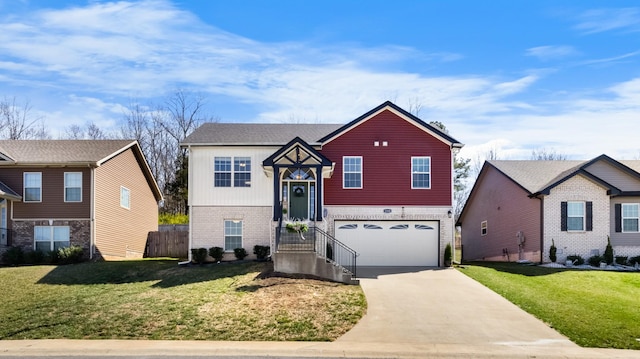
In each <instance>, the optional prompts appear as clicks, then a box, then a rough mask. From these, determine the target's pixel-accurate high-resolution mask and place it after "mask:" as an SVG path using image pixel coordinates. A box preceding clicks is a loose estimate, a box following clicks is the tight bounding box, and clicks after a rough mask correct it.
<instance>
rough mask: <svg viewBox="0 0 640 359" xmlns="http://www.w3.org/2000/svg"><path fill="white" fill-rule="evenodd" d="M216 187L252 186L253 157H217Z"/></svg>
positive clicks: (214, 172) (214, 168) (215, 166)
mask: <svg viewBox="0 0 640 359" xmlns="http://www.w3.org/2000/svg"><path fill="white" fill-rule="evenodd" d="M213 186H214V187H232V186H233V187H251V157H233V158H232V157H215V158H214V160H213Z"/></svg>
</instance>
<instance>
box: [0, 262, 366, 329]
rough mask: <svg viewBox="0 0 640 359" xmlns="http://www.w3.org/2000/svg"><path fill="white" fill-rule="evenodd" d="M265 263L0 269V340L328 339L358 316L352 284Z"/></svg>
mask: <svg viewBox="0 0 640 359" xmlns="http://www.w3.org/2000/svg"><path fill="white" fill-rule="evenodd" d="M269 265H270V264H269V263H256V262H245V263H237V264H217V265H216V264H210V265H205V266H196V267H179V266H178V264H177V261H175V260H144V261H122V262H99V263H82V264H76V265H68V266H58V267H56V266H29V267H15V268H0V291H1V292H2V293H3V295H2V298H3V300H2V305H0V339H44V338H71V339H85V338H86V339H165V340H171V339H181V340H308V341H330V340H334V339H336V338H337V337H339V336H340V335H342V334H343V333H345V332H346V331H348V330H349V329H350V328H351V327H352V326H353V325H355V323H356V322H357V321H358V320H359V319H360V318H361V317H362V315H364V312H365V311H366V301H365V297H364V294H363V292H362V290H361V288H360V287H359V286H347V285H342V284H337V283H331V282H324V281H317V280H310V279H291V278H278V277H266V278H265V276H259V275H260V274H261V273H262V272H268V270H269ZM260 278H262V279H260Z"/></svg>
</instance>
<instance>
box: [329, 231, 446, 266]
mask: <svg viewBox="0 0 640 359" xmlns="http://www.w3.org/2000/svg"><path fill="white" fill-rule="evenodd" d="M438 227H439V223H438V222H437V221H335V233H336V238H337V239H338V240H339V241H341V242H343V243H344V244H346V245H347V246H349V247H351V248H353V249H354V250H355V251H356V252H357V253H358V254H359V256H358V260H357V261H358V265H380V266H437V265H438V251H439V245H438V240H439V239H438V237H439V235H438V230H437V228H438Z"/></svg>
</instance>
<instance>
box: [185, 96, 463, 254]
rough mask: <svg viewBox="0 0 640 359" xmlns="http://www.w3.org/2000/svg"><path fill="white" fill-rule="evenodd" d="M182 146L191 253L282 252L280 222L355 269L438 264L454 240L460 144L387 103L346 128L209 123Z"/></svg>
mask: <svg viewBox="0 0 640 359" xmlns="http://www.w3.org/2000/svg"><path fill="white" fill-rule="evenodd" d="M182 146H183V147H184V148H188V150H189V204H190V225H191V230H190V236H191V238H190V247H191V248H198V247H202V248H210V247H212V246H219V247H223V248H224V249H225V250H226V251H227V252H231V251H232V250H233V248H235V247H243V248H245V249H246V250H247V252H249V253H251V252H252V249H253V246H254V245H257V244H258V245H270V246H271V248H272V252H273V251H276V252H278V251H282V248H280V247H278V246H277V242H278V236H279V235H280V231H279V230H278V228H281V227H279V226H280V225H281V224H280V221H282V220H284V221H286V220H288V219H289V220H291V219H294V218H296V219H306V220H309V221H310V222H311V226H312V227H314V228H317V229H321V230H322V231H323V233H324V232H326V234H327V235H328V236H330V237H333V238H337V240H339V241H340V242H343V243H344V244H346V245H347V246H348V247H351V248H353V249H354V250H355V251H356V252H358V254H359V256H358V259H357V260H358V264H362V265H400V266H402V265H404V266H410V265H422V266H438V265H442V263H443V261H442V253H443V250H444V247H445V245H446V244H447V243H452V240H453V219H452V218H451V210H452V193H453V175H452V173H453V168H452V163H453V153H454V151H457V150H458V149H459V148H461V147H462V144H461V143H459V142H458V141H457V140H455V139H454V138H452V137H451V136H449V135H448V134H446V133H443V132H442V131H440V130H439V129H437V128H435V127H433V126H431V125H429V124H427V123H425V122H424V121H422V120H421V119H419V118H417V117H416V116H413V115H412V114H410V113H408V112H407V111H405V110H403V109H401V108H399V107H398V106H396V105H395V104H393V103H391V102H385V103H383V104H381V105H380V106H378V107H376V108H374V109H372V110H371V111H369V112H367V113H365V114H364V115H362V116H360V117H358V118H356V119H355V120H353V121H351V122H349V123H347V124H230V123H208V124H205V125H203V126H202V127H200V128H198V129H197V130H196V131H194V132H193V134H191V135H190V136H189V137H187V138H186V139H185V141H184V142H183V143H182ZM323 250H324V249H323ZM226 258H229V259H233V254H231V255H228V256H227V257H226ZM250 258H251V257H250Z"/></svg>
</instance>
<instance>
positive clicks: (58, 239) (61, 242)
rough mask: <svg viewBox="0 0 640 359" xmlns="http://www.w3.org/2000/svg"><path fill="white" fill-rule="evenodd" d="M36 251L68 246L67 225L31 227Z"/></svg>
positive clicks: (53, 249) (47, 250)
mask: <svg viewBox="0 0 640 359" xmlns="http://www.w3.org/2000/svg"><path fill="white" fill-rule="evenodd" d="M33 236H34V239H35V241H34V242H35V249H36V250H37V251H42V252H49V251H57V250H58V249H60V248H64V247H69V226H35V227H34V228H33Z"/></svg>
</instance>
